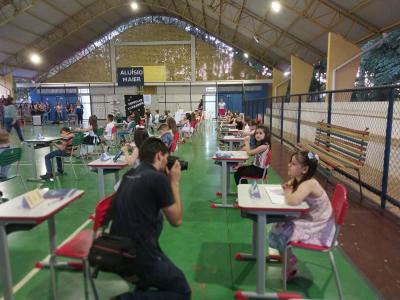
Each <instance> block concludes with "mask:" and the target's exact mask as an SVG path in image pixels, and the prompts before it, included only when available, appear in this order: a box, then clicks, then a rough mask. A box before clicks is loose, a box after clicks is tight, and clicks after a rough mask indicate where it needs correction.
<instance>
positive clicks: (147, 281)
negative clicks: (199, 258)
mask: <svg viewBox="0 0 400 300" xmlns="http://www.w3.org/2000/svg"><path fill="white" fill-rule="evenodd" d="M139 160H140V165H139V166H138V167H137V168H135V169H132V170H130V171H128V172H127V173H126V174H125V175H124V177H123V179H122V182H121V185H120V186H119V188H118V191H117V193H116V196H115V197H116V198H115V200H114V201H115V202H114V203H113V210H114V212H113V222H112V226H111V233H112V234H115V235H120V236H126V237H130V238H132V239H133V240H135V241H136V242H137V258H136V263H135V265H134V266H132V272H131V273H129V274H122V276H123V277H124V278H125V279H126V280H128V281H130V282H133V283H135V284H136V289H135V291H134V292H133V293H125V294H122V295H120V296H118V297H117V299H123V300H125V299H166V300H167V299H168V300H172V299H182V300H184V299H185V300H186V299H190V295H191V290H190V287H189V285H188V283H187V281H186V278H185V275H184V274H183V272H182V271H181V270H180V269H178V268H177V267H176V266H175V265H174V264H173V263H172V262H171V261H170V260H169V259H168V257H167V256H166V255H165V254H164V253H163V251H162V250H161V248H160V246H159V243H158V239H159V237H160V234H161V231H162V227H163V214H164V215H165V217H166V218H167V220H168V222H169V223H170V224H171V225H172V226H174V227H177V226H179V225H181V223H182V203H181V199H180V195H179V181H180V175H181V169H180V164H179V162H178V161H176V162H175V164H174V165H173V167H172V168H171V169H170V170H168V168H167V161H168V149H167V147H166V146H165V144H164V143H163V142H162V141H161V140H160V139H158V138H149V139H147V140H146V141H145V142H144V143H143V145H142V146H141V147H140V150H139ZM165 173H166V174H167V175H165ZM151 288H155V290H151Z"/></svg>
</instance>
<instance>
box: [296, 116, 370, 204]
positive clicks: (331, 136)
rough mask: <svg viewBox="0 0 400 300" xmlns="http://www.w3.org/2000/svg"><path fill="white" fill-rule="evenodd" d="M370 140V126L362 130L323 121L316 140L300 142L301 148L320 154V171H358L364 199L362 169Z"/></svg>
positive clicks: (328, 172) (319, 125)
mask: <svg viewBox="0 0 400 300" xmlns="http://www.w3.org/2000/svg"><path fill="white" fill-rule="evenodd" d="M368 140H369V131H368V128H366V129H365V130H364V131H361V130H355V129H351V128H346V127H342V126H337V125H332V124H327V123H325V122H324V121H321V122H318V123H317V129H316V133H315V140H314V142H313V143H309V144H299V148H300V149H302V150H308V151H311V152H313V153H316V154H318V156H319V159H320V160H319V168H320V171H322V173H325V174H326V175H331V174H332V171H334V170H339V169H340V170H346V169H353V170H355V171H357V173H358V184H359V186H360V196H361V200H362V199H363V194H362V187H361V173H360V169H361V168H362V167H363V166H364V163H365V160H366V151H367V145H368ZM321 169H322V170H321Z"/></svg>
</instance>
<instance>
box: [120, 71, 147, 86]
mask: <svg viewBox="0 0 400 300" xmlns="http://www.w3.org/2000/svg"><path fill="white" fill-rule="evenodd" d="M117 80H118V85H119V86H143V85H144V71H143V67H130V68H117Z"/></svg>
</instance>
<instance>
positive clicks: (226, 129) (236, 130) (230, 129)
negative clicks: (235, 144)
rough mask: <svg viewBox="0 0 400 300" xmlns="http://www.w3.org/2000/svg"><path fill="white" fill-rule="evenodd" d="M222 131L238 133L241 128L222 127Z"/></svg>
mask: <svg viewBox="0 0 400 300" xmlns="http://www.w3.org/2000/svg"><path fill="white" fill-rule="evenodd" d="M222 131H223V132H228V133H236V132H239V130H238V129H236V128H222Z"/></svg>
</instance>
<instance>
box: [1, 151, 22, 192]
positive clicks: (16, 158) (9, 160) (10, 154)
mask: <svg viewBox="0 0 400 300" xmlns="http://www.w3.org/2000/svg"><path fill="white" fill-rule="evenodd" d="M21 156H22V149H21V148H10V149H6V150H4V151H3V152H1V153H0V166H2V167H4V166H8V165H12V164H13V163H17V169H16V171H15V175H11V176H7V177H0V182H5V181H8V180H11V179H14V178H16V177H19V179H20V180H21V183H22V185H23V186H24V188H25V190H26V191H27V190H28V189H27V188H26V184H25V180H24V179H23V178H22V176H21V175H20V174H19V162H20V161H21Z"/></svg>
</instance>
